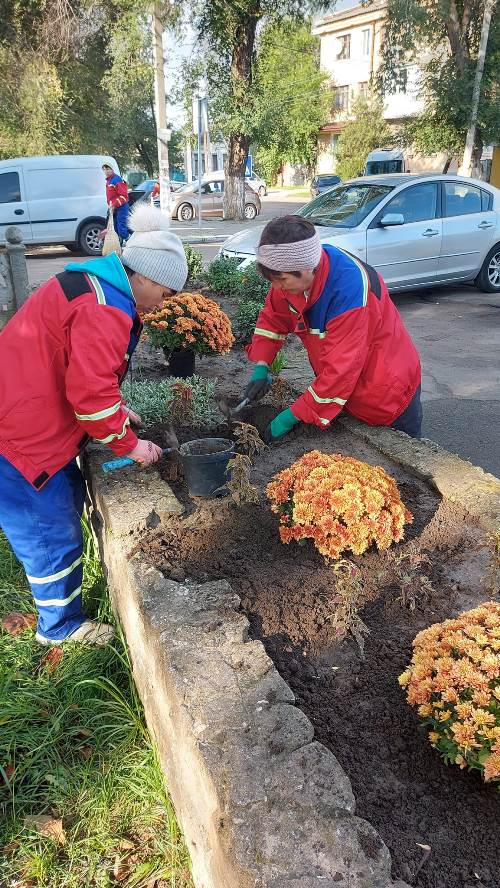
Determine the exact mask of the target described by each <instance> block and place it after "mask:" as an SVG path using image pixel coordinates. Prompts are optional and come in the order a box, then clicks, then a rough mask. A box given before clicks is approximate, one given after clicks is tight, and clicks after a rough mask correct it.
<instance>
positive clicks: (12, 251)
mask: <svg viewBox="0 0 500 888" xmlns="http://www.w3.org/2000/svg"><path fill="white" fill-rule="evenodd" d="M5 240H6V246H5V251H6V259H7V265H8V269H9V272H10V280H11V284H12V289H13V292H14V306H15V309H16V310H17V309H19V308H21V306H22V305H23V304H24V303H25V302H26V300H27V298H28V295H29V292H30V285H29V281H28V268H27V266H26V247H25V246H24V244H23V235H22V232H21V230H20V229H19V228H17V227H16V226H15V225H9V226H8V227H7V228H6V229H5Z"/></svg>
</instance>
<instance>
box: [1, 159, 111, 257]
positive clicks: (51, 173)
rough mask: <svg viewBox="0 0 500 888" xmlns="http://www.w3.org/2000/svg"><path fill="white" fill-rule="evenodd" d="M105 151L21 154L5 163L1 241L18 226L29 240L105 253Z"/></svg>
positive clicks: (2, 169)
mask: <svg viewBox="0 0 500 888" xmlns="http://www.w3.org/2000/svg"><path fill="white" fill-rule="evenodd" d="M103 163H107V164H109V165H110V166H111V167H113V169H114V170H116V172H119V170H118V165H117V163H116V160H114V158H113V157H108V156H107V155H104V154H102V155H101V154H80V155H78V154H75V155H70V154H68V155H66V154H62V155H56V156H53V157H18V158H15V159H13V160H2V161H0V244H3V243H5V229H6V227H7V226H8V225H19V227H20V229H21V231H22V233H23V239H24V242H25V243H26V244H64V245H65V246H66V247H68V249H70V250H75V251H76V250H82V251H83V252H84V253H86V254H87V255H88V256H96V255H99V254H100V252H101V247H102V241H101V240H100V238H99V232H100V231H101V230H102V228H103V227H104V225H105V224H106V216H107V204H106V182H105V179H104V173H103V171H102V169H101V167H102V165H103Z"/></svg>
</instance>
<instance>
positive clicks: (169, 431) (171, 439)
mask: <svg viewBox="0 0 500 888" xmlns="http://www.w3.org/2000/svg"><path fill="white" fill-rule="evenodd" d="M164 437H165V441H167V442H168V444H171V445H172V446H171V447H165V448H164V450H163V454H162V455H163V456H167V454H169V453H175V452H176V451H178V450H179V440H178V438H177V435H176V434H175V432H174V428H173V426H172V425H170V424H169V425H168V426H166V428H165V433H164ZM134 462H135V460H133V459H130V457H128V456H121V457H118V459H110V460H109V461H108V462H105V463H103V464H102V470H103V472H114V471H115V469H123V468H125V466H132V465H133V464H134Z"/></svg>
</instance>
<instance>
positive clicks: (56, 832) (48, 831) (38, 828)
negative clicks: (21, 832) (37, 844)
mask: <svg viewBox="0 0 500 888" xmlns="http://www.w3.org/2000/svg"><path fill="white" fill-rule="evenodd" d="M24 825H25V827H26V828H27V829H31V830H34V831H35V832H37V833H38V834H39V835H40V836H45V837H46V838H47V839H53V840H54V842H57V843H58V844H59V845H64V844H65V842H66V834H65V832H64V829H63V825H62V820H61V819H60V818H56V817H50V815H49V814H32V815H30V816H28V817H25V818H24Z"/></svg>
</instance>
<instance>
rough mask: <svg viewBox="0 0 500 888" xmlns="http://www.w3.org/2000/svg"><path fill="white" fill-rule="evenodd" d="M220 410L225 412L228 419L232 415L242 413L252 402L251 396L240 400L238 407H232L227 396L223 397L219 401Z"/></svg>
mask: <svg viewBox="0 0 500 888" xmlns="http://www.w3.org/2000/svg"><path fill="white" fill-rule="evenodd" d="M218 404H219V409H220V412H221V413H223V414H224V416H225V417H227V419H231V417H233V416H236V415H237V414H238V413H241V411H242V410H244V409H245V407H248V405H249V404H250V398H243V401H240V403H239V404H237V405H236V407H230V406H229V404H228V402H227V401H226V399H225V398H221V399H220V400H219V401H218Z"/></svg>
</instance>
